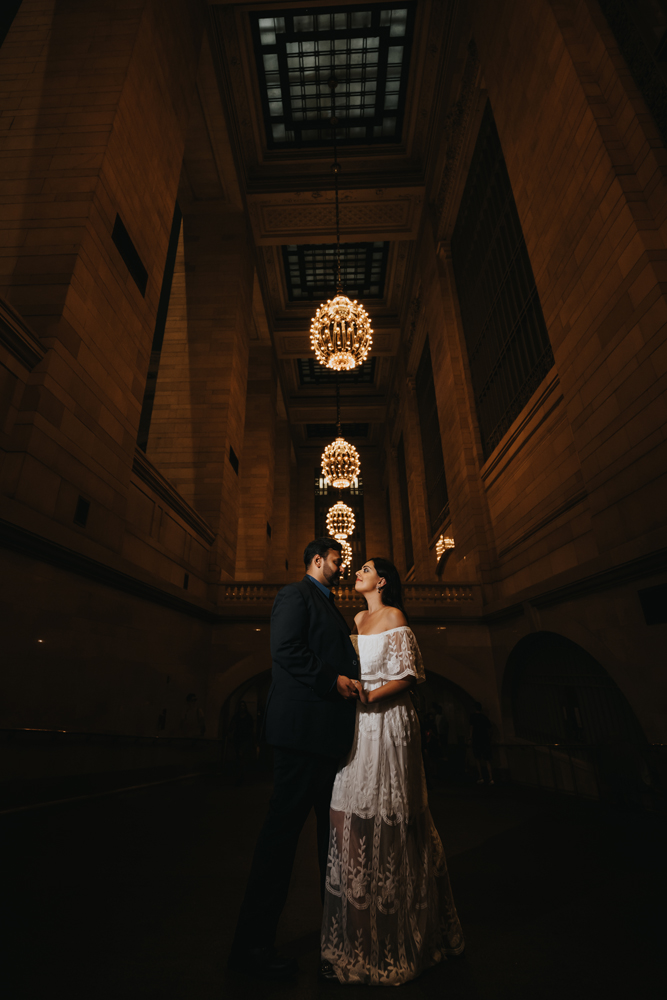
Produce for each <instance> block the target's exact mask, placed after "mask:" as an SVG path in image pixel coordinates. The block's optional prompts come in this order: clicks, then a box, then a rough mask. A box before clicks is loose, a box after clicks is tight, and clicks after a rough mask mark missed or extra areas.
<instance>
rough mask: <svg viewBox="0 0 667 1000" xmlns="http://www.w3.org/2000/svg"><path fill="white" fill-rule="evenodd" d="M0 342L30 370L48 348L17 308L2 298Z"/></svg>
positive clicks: (0, 302) (0, 301)
mask: <svg viewBox="0 0 667 1000" xmlns="http://www.w3.org/2000/svg"><path fill="white" fill-rule="evenodd" d="M0 344H2V346H3V347H5V348H6V349H7V350H8V351H9V352H10V354H13V356H14V357H15V358H16V359H17V360H18V361H20V362H21V364H22V365H23V367H24V368H27V370H28V371H29V372H31V371H32V370H33V368H35V367H36V366H37V365H38V364H39V362H40V361H41V360H42V358H43V357H44V355H45V354H46V350H45V348H44V347H42V345H41V344H40V342H39V340H38V339H37V337H36V336H35V334H34V333H33V332H32V330H31V329H30V327H29V326H28V324H27V323H26V322H25V321H24V320H23V318H22V317H21V316H19V314H18V313H17V312H16V310H15V309H12V307H11V306H10V305H9V303H8V302H5V301H4V300H3V299H0Z"/></svg>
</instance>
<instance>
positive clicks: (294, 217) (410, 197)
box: [248, 188, 424, 245]
mask: <svg viewBox="0 0 667 1000" xmlns="http://www.w3.org/2000/svg"><path fill="white" fill-rule="evenodd" d="M315 195H317V198H315V197H314V196H315ZM423 200H424V190H423V188H401V189H399V190H393V191H387V190H385V189H382V188H381V189H378V190H376V191H375V192H369V191H367V190H363V191H346V192H345V193H344V194H343V195H342V196H341V205H340V229H341V235H342V236H344V237H345V240H346V241H348V242H363V241H366V240H371V241H378V240H396V239H403V240H406V239H410V240H415V239H417V235H418V230H419V224H420V221H421V210H422V205H423ZM248 210H249V212H250V218H251V220H252V226H253V231H254V235H255V241H256V243H257V244H258V245H266V244H269V245H270V244H292V243H327V242H334V241H335V238H336V207H335V203H334V200H333V196H332V195H331V194H330V193H329V192H327V193H326V194H325V195H324V196H323V197H322V195H321V193H320V192H305V191H304V192H299V193H296V194H294V193H285V194H281V195H273V196H270V195H266V194H263V195H248Z"/></svg>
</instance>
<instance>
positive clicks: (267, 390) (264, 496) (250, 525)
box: [236, 346, 276, 580]
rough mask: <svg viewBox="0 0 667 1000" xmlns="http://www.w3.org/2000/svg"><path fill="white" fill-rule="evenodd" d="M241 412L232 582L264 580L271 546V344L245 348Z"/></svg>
mask: <svg viewBox="0 0 667 1000" xmlns="http://www.w3.org/2000/svg"><path fill="white" fill-rule="evenodd" d="M245 412H246V415H245V434H244V443H243V468H242V469H241V505H240V514H239V537H238V548H237V553H236V579H237V580H264V578H265V576H266V571H267V567H268V561H269V555H270V553H271V550H272V547H273V493H274V474H275V464H276V371H275V364H274V359H273V348H272V347H270V346H266V347H264V346H262V347H254V346H253V347H252V348H251V350H250V356H249V361H248V394H247V397H246V411H245ZM269 531H271V535H270V536H269Z"/></svg>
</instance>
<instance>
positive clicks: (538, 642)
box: [506, 632, 646, 744]
mask: <svg viewBox="0 0 667 1000" xmlns="http://www.w3.org/2000/svg"><path fill="white" fill-rule="evenodd" d="M506 677H507V678H508V680H509V682H510V697H511V702H512V717H513V719H514V731H515V733H516V735H517V736H518V737H520V738H522V739H526V740H531V741H533V742H536V743H540V742H543V743H582V744H597V743H609V742H614V741H622V742H624V743H636V744H642V743H646V739H645V737H644V734H643V732H642V730H641V727H640V725H639V723H638V722H637V719H636V717H635V715H634V713H633V711H632V709H631V708H630V705H629V704H628V702H627V700H626V699H625V697H624V695H623V694H622V693H621V691H620V690H619V688H618V687H617V686H616V684H615V683H614V681H613V680H612V679H611V677H610V676H609V674H608V673H607V671H606V670H605V669H604V667H603V666H601V664H600V663H598V661H597V660H596V659H594V658H593V657H592V656H591V655H590V653H587V652H586V650H585V649H582V647H581V646H578V645H577V644H576V643H575V642H572V641H571V640H570V639H566V638H565V637H564V636H562V635H558V634H557V633H556V632H535V633H533V634H532V635H528V636H526V637H525V638H524V639H522V640H521V641H520V642H519V643H518V644H517V645H516V646H515V648H514V650H513V651H512V653H511V654H510V657H509V660H508V662H507V672H506Z"/></svg>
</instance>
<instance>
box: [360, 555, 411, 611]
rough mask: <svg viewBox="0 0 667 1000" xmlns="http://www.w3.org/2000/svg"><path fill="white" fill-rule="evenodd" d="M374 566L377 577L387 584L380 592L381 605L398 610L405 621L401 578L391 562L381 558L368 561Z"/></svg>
mask: <svg viewBox="0 0 667 1000" xmlns="http://www.w3.org/2000/svg"><path fill="white" fill-rule="evenodd" d="M368 561H369V562H372V563H373V565H374V566H375V571H376V573H377V575H378V576H379V577H383V578H384V579H385V580H386V581H387V582H386V584H385V585H384V587H382V589H381V590H380V599H381V601H382V603H383V604H386V605H388V606H389V607H390V608H398V610H399V611H402V612H403V614H404V615H405V618H406V620H407V617H408V616H407V614H405V608H404V607H403V588H402V587H401V578H400V576H399V575H398V570H397V569H396V567H395V566H394V564H393V563H392V562H389V560H388V559H382V558H381V557H379V558H377V559H375V558H373V559H369V560H368Z"/></svg>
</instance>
